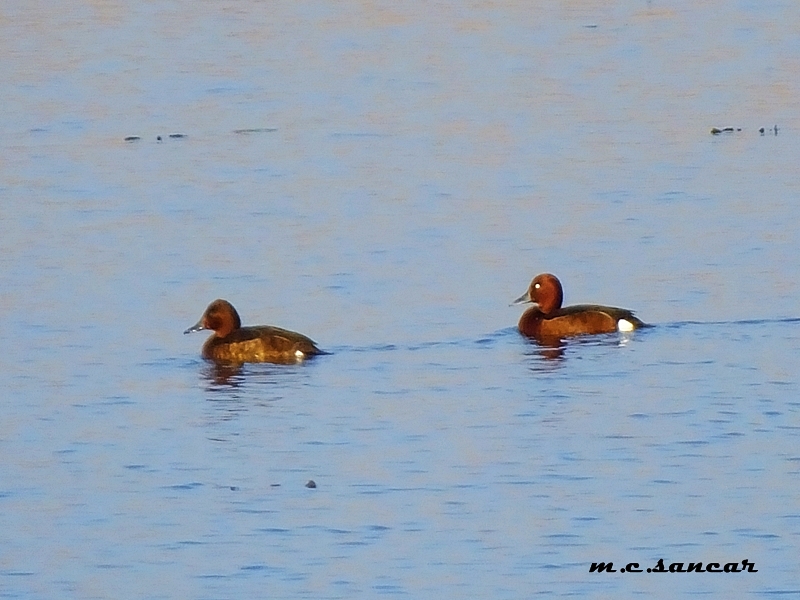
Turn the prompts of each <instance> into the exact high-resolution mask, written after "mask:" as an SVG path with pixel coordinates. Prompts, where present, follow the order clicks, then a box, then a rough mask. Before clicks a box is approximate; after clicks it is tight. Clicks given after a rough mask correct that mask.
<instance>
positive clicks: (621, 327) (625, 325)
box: [617, 319, 634, 333]
mask: <svg viewBox="0 0 800 600" xmlns="http://www.w3.org/2000/svg"><path fill="white" fill-rule="evenodd" d="M633 329H634V327H633V323H631V322H630V321H628V320H627V319H620V320H619V321H617V331H621V332H623V333H627V332H629V331H633Z"/></svg>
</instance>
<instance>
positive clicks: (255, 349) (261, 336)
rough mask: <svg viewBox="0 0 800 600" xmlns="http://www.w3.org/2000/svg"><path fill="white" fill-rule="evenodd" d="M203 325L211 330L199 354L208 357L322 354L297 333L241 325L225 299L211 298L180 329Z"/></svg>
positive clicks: (276, 359) (288, 358) (268, 358)
mask: <svg viewBox="0 0 800 600" xmlns="http://www.w3.org/2000/svg"><path fill="white" fill-rule="evenodd" d="M203 329H208V330H211V331H213V332H214V333H213V334H212V335H211V337H209V338H208V339H207V340H206V343H205V344H203V352H202V354H203V358H207V359H210V360H215V361H220V362H228V363H246V362H270V363H281V364H289V363H296V362H300V361H302V360H304V359H306V358H308V357H310V356H315V355H317V354H324V352H323V351H322V350H320V349H319V348H317V345H316V344H315V343H314V341H313V340H311V339H309V338H307V337H306V336H304V335H303V334H301V333H296V332H294V331H289V330H287V329H281V328H280V327H273V326H271V325H256V326H253V327H242V321H241V319H240V318H239V313H237V312H236V309H235V308H234V307H233V305H232V304H231V303H230V302H228V301H227V300H214V302H212V303H211V304H209V305H208V308H207V309H206V312H204V313H203V316H202V317H201V318H200V320H199V321H198V322H197V324H196V325H194V326H193V327H190V328H189V329H187V330H186V331H184V333H193V332H195V331H202V330H203Z"/></svg>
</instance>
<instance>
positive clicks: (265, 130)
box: [233, 127, 278, 133]
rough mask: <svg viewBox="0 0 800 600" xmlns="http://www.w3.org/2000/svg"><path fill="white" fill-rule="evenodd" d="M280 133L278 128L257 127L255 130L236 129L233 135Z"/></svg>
mask: <svg viewBox="0 0 800 600" xmlns="http://www.w3.org/2000/svg"><path fill="white" fill-rule="evenodd" d="M272 131H278V128H277V127H255V128H253V129H234V130H233V133H270V132H272Z"/></svg>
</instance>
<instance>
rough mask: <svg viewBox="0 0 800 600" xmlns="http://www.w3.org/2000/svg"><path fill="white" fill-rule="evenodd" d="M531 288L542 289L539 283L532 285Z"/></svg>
mask: <svg viewBox="0 0 800 600" xmlns="http://www.w3.org/2000/svg"><path fill="white" fill-rule="evenodd" d="M533 287H535V288H536V289H537V290H538V289H539V288H540V287H542V284H541V283H534V284H533Z"/></svg>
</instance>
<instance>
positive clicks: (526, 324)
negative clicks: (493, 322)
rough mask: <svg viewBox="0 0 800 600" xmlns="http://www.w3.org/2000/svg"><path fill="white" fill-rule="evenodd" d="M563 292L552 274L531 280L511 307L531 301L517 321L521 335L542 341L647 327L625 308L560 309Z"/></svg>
mask: <svg viewBox="0 0 800 600" xmlns="http://www.w3.org/2000/svg"><path fill="white" fill-rule="evenodd" d="M563 301H564V291H563V289H562V288H561V282H560V281H559V280H558V278H557V277H556V276H555V275H552V274H550V273H542V274H540V275H537V276H536V277H534V278H533V281H531V285H530V287H529V288H528V291H527V292H525V293H524V294H523V295H522V296H520V297H519V298H517V299H516V300H515V301H514V302H513V304H522V303H525V302H533V303H534V306H532V307H531V308H529V309H528V310H526V311H525V312H524V313H523V314H522V317H521V318H520V320H519V325H518V327H519V331H520V333H522V334H523V335H526V336H529V337H532V338H536V339H542V338H550V339H553V338H562V337H570V336H575V335H591V334H597V333H611V332H614V331H621V332H627V331H633V330H634V329H638V328H640V327H646V325H645V323H643V322H642V321H640V320H639V319H637V318H636V317H635V316H633V312H631V311H630V310H627V309H625V308H615V307H613V306H599V305H596V304H577V305H575V306H566V307H564V308H562V307H561V303H562V302H563Z"/></svg>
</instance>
